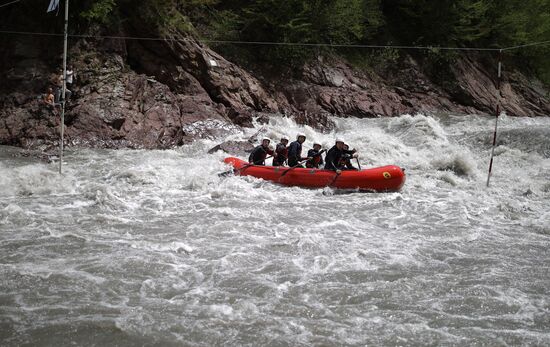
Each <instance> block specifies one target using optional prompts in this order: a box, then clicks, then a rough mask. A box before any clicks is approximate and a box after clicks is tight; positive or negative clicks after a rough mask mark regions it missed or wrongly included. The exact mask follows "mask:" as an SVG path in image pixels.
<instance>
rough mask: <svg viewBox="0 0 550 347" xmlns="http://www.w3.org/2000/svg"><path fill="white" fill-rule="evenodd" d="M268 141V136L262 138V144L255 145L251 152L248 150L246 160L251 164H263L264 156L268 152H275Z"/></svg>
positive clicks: (271, 153) (272, 153) (270, 153)
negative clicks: (248, 154) (248, 153)
mask: <svg viewBox="0 0 550 347" xmlns="http://www.w3.org/2000/svg"><path fill="white" fill-rule="evenodd" d="M270 142H271V140H270V139H268V138H265V139H263V140H262V144H261V145H259V146H257V147H256V148H254V149H253V150H252V152H250V156H249V157H248V162H249V163H250V164H253V165H265V157H267V155H268V154H269V155H274V154H275V152H274V151H273V148H272V147H270V146H269V143H270Z"/></svg>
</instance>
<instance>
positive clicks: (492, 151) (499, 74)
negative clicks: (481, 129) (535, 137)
mask: <svg viewBox="0 0 550 347" xmlns="http://www.w3.org/2000/svg"><path fill="white" fill-rule="evenodd" d="M501 73H502V49H501V50H499V51H498V78H497V93H498V95H497V106H496V110H495V131H494V132H493V148H492V149H491V161H490V162H489V173H488V174H487V187H489V182H490V181H491V171H492V170H493V158H494V156H495V147H496V144H497V128H498V116H499V115H500V76H501Z"/></svg>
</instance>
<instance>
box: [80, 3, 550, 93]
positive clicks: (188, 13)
mask: <svg viewBox="0 0 550 347" xmlns="http://www.w3.org/2000/svg"><path fill="white" fill-rule="evenodd" d="M78 6H79V7H80V8H79V10H80V11H81V12H80V15H81V17H82V18H83V19H85V20H86V21H88V22H90V23H92V22H96V23H97V22H99V23H103V24H108V23H110V24H113V25H120V23H123V22H124V21H134V22H135V23H140V22H143V23H147V24H154V25H156V26H157V29H158V32H159V33H160V34H162V33H165V32H167V31H166V30H167V29H171V28H178V29H180V30H185V31H188V32H192V33H193V34H194V35H197V36H199V37H202V38H204V39H214V40H240V41H260V42H283V43H332V44H379V45H384V44H399V45H432V46H440V45H444V46H457V47H464V46H468V47H494V48H499V47H507V46H515V45H522V44H526V43H530V42H537V41H546V40H550V0H529V1H525V0H500V1H497V0H437V1H431V0H285V1H279V0H232V1H221V0H93V1H92V0H85V1H82V2H81V3H80V4H79V5H78ZM114 22H116V23H114ZM216 48H217V49H219V50H222V51H223V52H222V53H226V54H230V55H233V57H235V58H236V59H243V60H251V59H255V60H256V62H259V63H268V64H272V65H287V66H292V65H294V64H295V65H298V64H300V63H301V62H303V61H305V60H307V59H309V58H311V57H312V56H314V54H316V53H319V48H316V47H311V48H306V47H300V46H267V45H252V46H237V45H228V44H219V45H218V46H217V47H216ZM331 53H333V54H334V53H336V54H346V55H348V56H351V57H353V58H354V59H355V60H361V59H357V58H358V54H359V55H363V56H364V57H365V58H364V59H362V60H363V61H362V64H366V65H369V64H368V62H365V61H364V60H365V59H367V60H370V61H371V63H372V64H371V66H372V65H378V64H380V63H383V61H385V60H386V59H384V56H385V55H388V57H389V59H390V60H391V61H392V62H393V61H397V60H398V57H399V52H394V51H386V52H383V51H382V52H380V51H379V52H375V51H367V50H363V51H361V52H360V53H357V52H351V53H350V50H344V49H336V48H335V49H333V50H332V51H331ZM420 54H422V55H423V58H426V59H425V60H426V61H428V62H430V61H433V62H434V68H437V67H438V66H439V65H441V64H443V63H445V62H452V59H454V57H455V55H452V54H447V53H443V52H436V51H426V52H424V53H420ZM548 56H550V46H549V45H547V46H538V47H527V48H522V49H520V50H514V51H509V52H507V57H508V61H509V63H516V64H517V65H518V66H521V67H522V68H524V69H528V70H530V71H531V72H533V73H536V74H537V75H538V76H539V77H540V78H541V79H542V80H543V81H544V82H545V83H546V84H547V85H550V59H548Z"/></svg>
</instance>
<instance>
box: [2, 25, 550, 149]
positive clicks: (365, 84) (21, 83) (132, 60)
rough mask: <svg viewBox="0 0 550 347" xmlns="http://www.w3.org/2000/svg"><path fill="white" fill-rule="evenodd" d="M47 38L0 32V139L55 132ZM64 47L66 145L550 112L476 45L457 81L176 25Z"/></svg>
mask: <svg viewBox="0 0 550 347" xmlns="http://www.w3.org/2000/svg"><path fill="white" fill-rule="evenodd" d="M51 42H53V41H52V40H49V41H47V42H45V43H37V42H36V41H35V40H32V39H30V38H28V37H16V38H11V40H4V41H3V43H2V45H3V48H5V49H3V52H2V54H1V57H0V58H1V62H2V67H1V68H0V72H1V78H2V81H4V83H2V84H1V86H0V92H1V96H0V144H7V145H16V146H22V147H26V148H45V147H47V146H50V145H55V144H56V142H57V141H58V125H59V109H58V108H56V109H52V108H49V107H46V106H45V105H44V104H43V103H42V102H41V101H40V100H39V99H38V97H39V95H40V94H41V93H43V92H44V91H45V89H46V88H47V87H48V86H49V85H50V80H51V74H52V73H54V72H55V71H56V69H57V68H58V67H59V55H58V54H49V53H46V54H45V52H50V51H51ZM69 56H70V61H71V64H72V65H73V66H74V70H75V71H76V75H77V79H76V83H75V86H74V88H73V89H74V90H73V92H74V95H73V97H72V98H71V99H70V100H69V102H68V105H67V112H66V118H65V126H66V135H67V136H66V141H67V145H79V146H91V147H109V148H119V147H131V148H167V147H172V146H178V145H181V144H184V143H186V142H189V141H193V139H196V138H201V137H220V136H223V134H225V133H227V132H228V131H232V130H234V129H235V127H239V126H245V127H246V126H251V120H252V117H254V116H262V115H263V116H265V115H266V114H272V113H280V114H283V115H287V116H291V117H295V118H296V119H297V120H298V121H299V122H301V123H303V124H309V125H311V126H314V127H317V128H320V129H330V128H331V127H332V126H333V123H332V121H331V116H342V117H349V116H352V117H378V116H397V115H400V114H404V113H415V112H452V113H464V114H466V113H492V112H493V110H494V107H495V105H496V104H497V102H498V100H499V99H500V101H501V104H502V107H503V109H504V110H505V111H506V112H507V113H508V114H510V115H514V116H547V115H550V102H549V98H548V92H547V91H546V90H545V89H544V88H543V87H542V86H541V85H540V84H537V82H536V81H533V80H531V79H529V78H527V77H526V76H524V75H522V74H521V73H519V72H517V71H513V70H512V71H506V73H505V74H504V78H503V83H502V85H501V88H500V92H499V90H498V89H497V87H496V81H495V71H493V70H492V69H494V65H491V60H487V59H484V58H482V57H479V56H475V55H471V54H469V55H463V56H461V57H460V58H459V59H458V62H457V63H456V64H455V65H453V66H452V67H451V68H450V72H451V74H452V80H453V83H452V86H451V87H449V86H448V85H442V84H441V83H436V82H434V78H433V75H432V76H428V75H427V74H426V73H425V72H424V71H423V69H422V67H421V65H420V64H419V63H418V61H417V60H416V59H415V58H414V57H412V56H406V58H405V59H403V60H402V61H401V62H400V64H399V66H398V67H396V68H394V69H393V71H392V72H391V73H387V74H384V75H382V74H379V73H376V72H374V71H367V70H364V69H358V68H356V67H354V66H353V65H352V64H350V63H349V62H347V61H346V60H345V59H343V58H336V57H327V56H324V57H323V56H319V57H318V58H317V59H316V60H314V61H311V62H309V63H308V64H305V65H304V66H303V67H302V68H301V69H300V70H299V71H297V72H294V73H293V74H286V73H285V74H283V73H281V74H277V73H273V71H272V70H271V71H269V73H263V72H262V71H261V69H258V68H255V69H254V71H253V72H252V70H249V69H247V68H246V67H243V66H238V65H236V64H234V63H232V62H230V61H228V60H226V59H225V58H224V57H223V56H221V55H220V54H218V53H216V52H215V51H213V50H212V49H210V48H209V47H208V46H205V45H204V44H202V43H200V42H199V41H197V40H195V39H193V38H192V37H190V36H187V35H183V34H181V33H179V32H177V31H173V32H170V33H167V34H166V40H165V41H149V40H119V39H116V40H115V39H104V40H94V39H85V38H82V39H79V40H78V41H76V42H73V43H72V45H71V48H70V54H69ZM499 93H500V96H499Z"/></svg>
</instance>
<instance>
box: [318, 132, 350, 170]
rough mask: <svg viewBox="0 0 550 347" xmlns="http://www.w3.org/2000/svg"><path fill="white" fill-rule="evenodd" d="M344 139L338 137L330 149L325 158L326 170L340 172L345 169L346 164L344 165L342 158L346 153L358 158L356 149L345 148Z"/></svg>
mask: <svg viewBox="0 0 550 347" xmlns="http://www.w3.org/2000/svg"><path fill="white" fill-rule="evenodd" d="M344 146H345V143H344V141H342V140H340V139H337V140H336V144H335V145H334V146H333V147H332V148H331V149H329V151H328V152H327V156H326V158H325V170H332V171H336V172H337V173H340V172H341V171H342V170H345V169H346V167H345V165H342V159H344V156H345V155H350V156H351V157H352V158H357V153H355V152H357V151H356V150H355V149H354V150H351V151H350V150H349V149H348V150H346V149H345V148H344Z"/></svg>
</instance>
